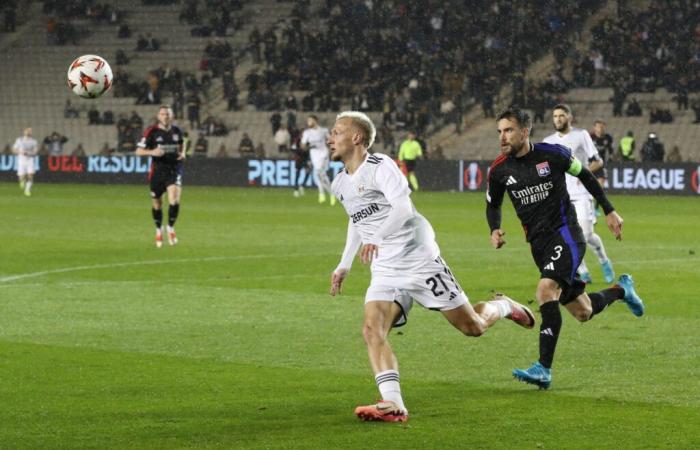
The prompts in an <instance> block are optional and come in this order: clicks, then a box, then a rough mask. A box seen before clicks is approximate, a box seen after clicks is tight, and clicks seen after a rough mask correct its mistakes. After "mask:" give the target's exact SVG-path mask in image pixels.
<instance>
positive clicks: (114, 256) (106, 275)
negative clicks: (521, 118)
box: [0, 183, 700, 449]
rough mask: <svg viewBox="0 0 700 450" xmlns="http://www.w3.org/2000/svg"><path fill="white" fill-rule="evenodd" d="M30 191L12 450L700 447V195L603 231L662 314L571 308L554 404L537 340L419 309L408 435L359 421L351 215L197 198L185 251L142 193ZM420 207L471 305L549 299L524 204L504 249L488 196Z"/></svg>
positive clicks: (20, 241) (22, 218)
mask: <svg viewBox="0 0 700 450" xmlns="http://www.w3.org/2000/svg"><path fill="white" fill-rule="evenodd" d="M34 191H35V195H34V197H32V198H24V197H23V196H21V195H20V191H19V189H18V188H17V186H16V185H15V184H8V183H4V184H0V214H1V215H2V216H1V217H2V220H0V239H2V247H1V248H2V250H1V251H0V405H2V406H1V407H0V448H8V449H20V448H28V449H37V448H94V449H105V448H114V449H159V448H202V449H203V448H504V449H511V448H532V449H541V448H545V449H562V448H590V449H600V448H616V449H620V448H629V449H640V448H672V449H685V448H688V449H690V448H699V447H700V432H699V431H698V429H699V428H698V424H699V423H700V381H699V380H700V377H699V375H700V373H699V367H700V358H699V356H700V351H699V350H698V345H699V344H700V331H698V306H697V295H698V286H699V283H698V280H699V279H700V264H699V263H700V261H699V259H698V258H700V256H699V255H698V252H700V243H699V242H698V238H697V225H698V223H700V207H699V205H698V199H697V198H689V197H685V198H672V197H613V201H614V203H615V205H616V206H617V208H618V210H619V211H620V213H621V214H622V216H623V217H624V219H625V227H624V238H625V239H624V241H623V242H621V243H620V242H616V241H614V240H613V239H612V237H611V235H610V234H609V232H607V230H605V229H604V228H603V225H602V224H599V225H598V232H599V234H600V235H601V236H602V237H603V239H604V241H605V243H606V245H607V250H608V253H609V255H610V257H611V259H612V260H613V263H614V264H615V269H616V271H617V272H618V273H623V272H630V273H632V274H633V275H634V278H635V280H636V282H637V288H638V291H639V292H640V294H641V295H642V297H643V298H644V299H645V301H646V303H647V315H645V316H644V317H643V318H641V319H636V318H634V317H633V316H632V315H631V314H630V313H629V312H628V310H627V309H626V307H625V306H624V305H623V304H621V303H620V304H615V305H613V306H611V307H610V308H609V310H608V311H606V312H605V313H604V314H602V315H601V316H599V317H596V318H595V319H594V320H593V321H591V322H590V323H586V324H583V325H581V324H579V323H577V322H576V321H575V320H574V319H573V318H572V317H570V316H569V315H568V314H566V313H564V316H565V317H564V326H563V329H562V334H561V337H560V341H559V347H558V351H557V356H556V359H555V366H554V372H553V374H554V380H553V384H552V388H551V389H550V390H549V391H546V392H544V391H537V390H536V389H534V388H533V387H531V386H527V385H524V384H521V383H518V382H516V381H514V380H512V378H511V376H510V372H511V370H512V369H513V368H515V367H526V366H528V365H529V364H530V363H531V362H532V361H534V360H536V358H537V340H538V336H537V331H536V330H530V331H526V330H523V329H521V328H519V327H516V326H514V325H513V324H512V323H510V322H508V321H504V322H503V323H499V324H497V325H496V326H495V327H494V328H493V329H491V330H489V332H488V333H487V334H486V335H484V336H482V337H480V338H478V339H475V338H466V337H464V336H462V335H460V334H459V332H457V331H456V330H454V329H453V328H452V327H451V326H450V325H449V324H448V323H447V322H446V321H445V320H444V319H443V318H442V317H441V316H440V315H439V314H438V313H434V312H430V311H425V310H422V309H420V308H419V307H418V308H414V310H413V311H412V313H411V316H410V320H409V324H408V326H407V327H404V328H403V329H401V331H400V333H396V332H395V333H392V336H391V342H392V345H393V347H394V350H395V352H396V354H397V355H398V358H399V361H400V364H401V377H402V388H403V392H404V398H405V400H406V403H407V406H408V408H409V410H410V412H411V418H410V421H409V422H408V423H407V424H405V425H391V424H377V423H361V422H359V421H357V420H356V419H355V418H354V416H353V415H352V411H353V408H354V407H355V406H356V405H358V404H364V403H368V402H372V401H374V400H376V399H377V398H378V392H377V390H376V387H375V385H374V380H373V377H372V374H371V372H370V369H369V365H368V362H367V358H366V353H365V349H364V344H363V342H362V338H361V335H360V326H361V321H362V304H363V297H364V291H365V289H366V287H367V284H368V280H369V273H368V270H367V268H366V267H363V266H362V265H361V264H359V263H358V262H357V261H356V262H355V266H354V268H353V271H352V273H351V275H350V278H349V279H348V280H347V284H346V286H345V289H344V291H343V295H342V296H341V297H338V298H331V297H330V296H328V294H327V291H328V287H329V286H328V281H329V275H330V271H331V270H332V269H333V268H334V267H335V265H336V264H337V261H338V259H339V256H340V253H341V251H342V248H343V244H344V239H345V227H346V223H347V217H346V216H345V214H344V212H343V211H342V209H341V208H340V207H335V208H331V207H329V206H327V205H324V206H319V205H318V204H316V203H315V195H313V194H314V193H310V194H309V195H307V196H306V197H303V198H300V199H295V198H292V196H291V192H290V191H288V190H262V189H230V188H198V187H186V188H185V191H184V195H183V201H182V209H181V216H180V220H179V222H178V226H177V229H178V236H179V238H180V245H178V246H177V247H172V248H171V247H167V246H166V247H165V248H162V249H160V250H158V249H156V248H155V246H154V245H153V227H152V225H151V219H150V211H149V198H148V192H147V189H146V187H145V186H87V185H85V186H78V185H45V184H41V183H39V184H37V185H36V186H35V190H34ZM413 198H414V201H415V203H416V205H417V207H418V209H419V211H421V213H422V214H423V215H425V216H426V217H427V218H428V219H429V220H430V221H431V222H432V224H433V226H434V228H435V230H436V233H437V237H438V243H439V244H440V246H441V248H442V254H443V257H444V258H445V259H446V261H447V262H448V263H449V264H450V266H451V268H452V269H453V272H455V274H456V276H457V278H458V279H459V281H460V282H461V284H462V286H463V287H464V288H465V290H466V292H467V294H468V295H469V297H470V299H471V301H472V302H476V301H478V300H479V299H483V298H486V297H487V296H488V295H489V293H490V291H491V290H493V289H498V290H501V291H503V292H506V293H508V294H509V295H511V296H512V297H514V298H516V299H519V300H521V301H525V300H528V299H532V298H533V293H534V288H535V285H536V281H537V278H538V276H537V272H536V270H535V267H534V264H533V263H532V261H531V258H530V254H529V251H528V248H527V246H526V244H525V242H524V239H523V235H522V232H521V231H520V226H519V224H518V223H517V222H516V219H515V217H514V214H513V211H512V209H511V208H510V207H509V206H507V207H506V208H505V211H504V217H505V221H504V228H505V229H506V231H507V235H506V236H505V237H506V240H507V242H508V243H507V245H506V246H505V247H504V248H503V249H502V250H499V251H495V250H493V249H492V248H491V247H490V244H489V239H488V231H487V225H486V223H485V219H484V211H483V210H484V199H483V194H455V193H423V192H421V193H418V194H416V195H414V196H413ZM587 258H588V262H589V266H590V267H591V268H592V271H593V276H594V281H601V279H602V274H601V272H600V269H599V266H598V265H597V263H596V261H595V260H594V257H593V255H592V252H589V253H588V255H587ZM602 287H604V285H603V284H602V283H595V284H594V286H593V289H599V288H602Z"/></svg>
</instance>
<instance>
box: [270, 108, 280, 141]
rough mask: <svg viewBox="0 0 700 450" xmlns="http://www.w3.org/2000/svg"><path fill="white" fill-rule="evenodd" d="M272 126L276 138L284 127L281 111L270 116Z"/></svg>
mask: <svg viewBox="0 0 700 450" xmlns="http://www.w3.org/2000/svg"><path fill="white" fill-rule="evenodd" d="M270 125H272V135H273V136H274V135H275V134H276V133H277V130H279V129H280V127H281V126H282V114H280V112H279V111H277V112H275V113H274V114H272V115H271V116H270Z"/></svg>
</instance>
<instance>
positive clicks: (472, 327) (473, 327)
mask: <svg viewBox="0 0 700 450" xmlns="http://www.w3.org/2000/svg"><path fill="white" fill-rule="evenodd" d="M485 331H486V327H483V326H480V324H478V323H474V324H469V325H468V326H467V327H465V328H464V329H463V330H462V333H464V334H465V335H467V336H470V337H479V336H481V335H482V334H484V332H485Z"/></svg>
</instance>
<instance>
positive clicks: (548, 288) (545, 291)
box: [536, 279, 559, 302]
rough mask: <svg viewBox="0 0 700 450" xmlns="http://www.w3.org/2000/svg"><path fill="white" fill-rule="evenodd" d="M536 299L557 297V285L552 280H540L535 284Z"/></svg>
mask: <svg viewBox="0 0 700 450" xmlns="http://www.w3.org/2000/svg"><path fill="white" fill-rule="evenodd" d="M536 295H537V300H539V301H540V302H542V301H550V300H553V299H557V298H559V286H558V285H557V283H556V282H555V281H554V280H544V279H543V280H541V281H540V283H539V284H538V285H537V294H536Z"/></svg>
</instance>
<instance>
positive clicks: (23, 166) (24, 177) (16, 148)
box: [12, 127, 39, 197]
mask: <svg viewBox="0 0 700 450" xmlns="http://www.w3.org/2000/svg"><path fill="white" fill-rule="evenodd" d="M12 150H13V152H14V153H16V154H17V177H18V178H19V187H20V189H23V190H24V195H26V196H27V197H30V196H31V195H32V184H34V173H35V172H36V169H35V168H34V157H35V156H36V155H37V154H38V153H39V146H38V144H37V142H36V139H34V138H33V137H32V129H31V128H29V127H28V128H25V129H24V133H23V134H22V136H20V137H18V138H17V140H15V144H14V145H13V146H12Z"/></svg>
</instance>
